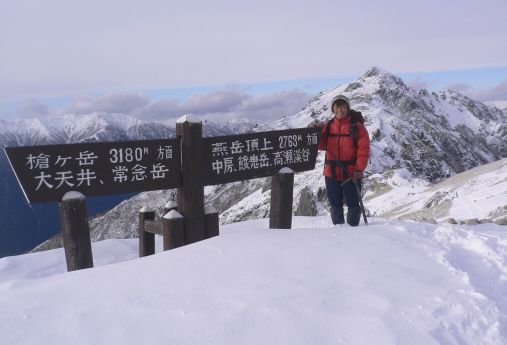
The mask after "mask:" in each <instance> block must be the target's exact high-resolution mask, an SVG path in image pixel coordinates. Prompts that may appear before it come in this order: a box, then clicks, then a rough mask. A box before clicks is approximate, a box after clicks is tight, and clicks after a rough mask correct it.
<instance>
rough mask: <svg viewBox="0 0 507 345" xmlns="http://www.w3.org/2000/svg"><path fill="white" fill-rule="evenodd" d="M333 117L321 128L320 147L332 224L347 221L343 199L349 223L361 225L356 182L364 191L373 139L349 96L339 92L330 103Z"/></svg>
mask: <svg viewBox="0 0 507 345" xmlns="http://www.w3.org/2000/svg"><path fill="white" fill-rule="evenodd" d="M331 111H332V112H333V114H334V116H333V118H332V119H330V120H329V121H327V123H326V124H325V125H324V126H323V128H322V136H321V139H320V145H319V150H325V151H326V159H325V165H324V176H325V182H326V191H327V197H328V199H329V203H330V204H331V220H332V222H333V224H335V225H336V224H343V223H345V219H344V214H343V198H344V197H345V202H346V204H347V207H348V212H347V223H348V224H349V225H351V226H357V225H359V220H360V217H361V207H360V205H359V195H358V193H357V190H356V187H355V185H354V183H357V185H358V187H359V190H361V180H362V178H363V171H364V170H365V169H366V166H367V165H368V160H369V158H370V138H369V136H368V131H367V130H366V127H365V126H364V118H363V116H362V114H361V113H360V112H357V111H355V110H353V109H351V108H350V102H349V99H348V98H347V97H345V96H343V95H338V96H336V97H334V98H333V100H332V102H331Z"/></svg>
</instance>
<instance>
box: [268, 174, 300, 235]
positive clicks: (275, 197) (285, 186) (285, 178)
mask: <svg viewBox="0 0 507 345" xmlns="http://www.w3.org/2000/svg"><path fill="white" fill-rule="evenodd" d="M293 190H294V171H293V170H291V169H289V168H283V169H281V170H280V171H279V172H278V173H277V174H276V175H274V176H273V178H272V179H271V205H270V211H269V227H270V229H290V228H291V227H292V201H293V200H292V193H293Z"/></svg>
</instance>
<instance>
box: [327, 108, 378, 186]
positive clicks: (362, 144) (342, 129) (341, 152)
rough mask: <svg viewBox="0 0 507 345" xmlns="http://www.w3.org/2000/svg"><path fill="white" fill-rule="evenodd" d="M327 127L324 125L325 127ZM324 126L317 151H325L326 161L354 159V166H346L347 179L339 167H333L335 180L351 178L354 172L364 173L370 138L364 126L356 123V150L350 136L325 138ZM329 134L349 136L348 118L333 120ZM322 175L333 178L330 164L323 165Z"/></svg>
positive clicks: (368, 154)
mask: <svg viewBox="0 0 507 345" xmlns="http://www.w3.org/2000/svg"><path fill="white" fill-rule="evenodd" d="M329 121H331V120H329ZM327 125H328V124H327V123H326V126H327ZM326 126H324V128H322V135H321V137H320V145H319V150H327V152H326V161H327V160H332V161H336V160H339V161H351V160H354V159H356V163H355V164H351V165H349V166H348V175H349V176H348V177H347V176H345V175H344V172H343V170H342V167H340V166H339V165H336V166H335V173H336V180H338V181H344V180H346V179H347V178H349V177H352V173H353V172H354V171H357V170H358V171H364V169H366V166H367V165H368V159H369V158H370V138H369V136H368V131H367V130H366V128H365V127H364V125H363V124H362V123H361V122H359V121H357V122H356V126H357V132H358V138H357V148H355V147H354V143H353V140H352V138H351V137H350V136H331V135H330V136H329V138H327V137H326ZM330 134H345V135H348V134H350V116H347V117H345V118H342V119H337V118H334V121H333V122H332V124H331V128H330ZM324 175H325V176H329V177H333V174H332V172H331V165H330V164H325V165H324Z"/></svg>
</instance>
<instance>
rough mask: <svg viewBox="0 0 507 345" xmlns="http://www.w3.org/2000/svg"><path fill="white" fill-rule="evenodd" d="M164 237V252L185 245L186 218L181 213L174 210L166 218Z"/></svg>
mask: <svg viewBox="0 0 507 345" xmlns="http://www.w3.org/2000/svg"><path fill="white" fill-rule="evenodd" d="M162 236H164V250H169V249H174V248H178V247H181V246H183V245H184V244H185V233H184V218H183V216H182V215H181V213H179V212H178V211H176V210H172V211H170V212H169V213H168V214H166V215H165V216H164V218H163V222H162Z"/></svg>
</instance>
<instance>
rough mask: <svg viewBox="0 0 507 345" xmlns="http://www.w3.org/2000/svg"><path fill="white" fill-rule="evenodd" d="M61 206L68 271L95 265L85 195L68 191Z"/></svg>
mask: <svg viewBox="0 0 507 345" xmlns="http://www.w3.org/2000/svg"><path fill="white" fill-rule="evenodd" d="M59 208H60V222H61V226H62V229H61V230H62V237H63V246H64V248H65V258H66V260H67V271H69V272H70V271H74V270H79V269H83V268H91V267H93V256H92V245H91V240H90V227H89V225H88V213H87V211H86V198H85V196H84V195H83V194H81V193H78V192H68V193H66V194H65V195H64V197H63V198H62V201H61V202H60V203H59Z"/></svg>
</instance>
